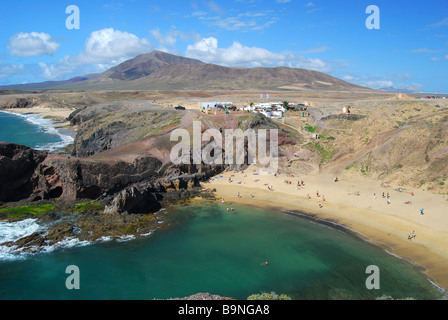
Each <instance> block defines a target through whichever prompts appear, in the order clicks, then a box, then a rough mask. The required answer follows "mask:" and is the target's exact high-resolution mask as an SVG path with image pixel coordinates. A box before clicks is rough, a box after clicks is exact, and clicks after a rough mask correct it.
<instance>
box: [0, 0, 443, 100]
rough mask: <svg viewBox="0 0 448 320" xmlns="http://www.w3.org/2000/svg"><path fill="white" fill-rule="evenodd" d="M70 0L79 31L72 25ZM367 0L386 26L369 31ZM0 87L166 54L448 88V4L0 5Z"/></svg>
mask: <svg viewBox="0 0 448 320" xmlns="http://www.w3.org/2000/svg"><path fill="white" fill-rule="evenodd" d="M69 5H76V6H77V7H78V8H79V12H80V28H79V29H67V27H66V20H67V18H68V17H69V16H70V14H67V13H66V8H67V7H68V6H69ZM369 5H376V6H377V7H378V8H379V10H380V11H379V12H380V13H379V14H380V15H379V17H380V20H379V22H380V29H374V30H370V29H368V28H367V27H366V19H367V18H368V17H369V16H370V13H366V8H367V7H368V6H369ZM1 7H2V10H1V11H2V12H3V13H7V14H2V15H1V16H0V26H1V28H0V34H1V37H0V39H1V40H0V84H14V83H30V82H39V81H45V80H64V79H69V78H71V77H73V76H80V75H85V74H88V73H94V72H101V71H104V70H106V69H107V68H110V67H112V66H114V65H117V64H118V63H121V62H123V61H125V60H127V59H130V58H133V57H135V56H136V55H138V54H141V53H147V52H150V51H152V50H162V51H166V52H170V53H174V54H177V55H182V56H187V57H191V58H196V59H199V60H202V61H204V62H209V63H215V64H219V65H225V66H243V67H258V66H262V67H275V66H288V67H298V68H306V69H312V70H317V71H321V72H325V73H327V74H330V75H332V76H335V77H338V78H341V79H344V80H347V81H349V82H352V83H356V84H360V85H365V86H369V87H372V88H381V87H389V86H391V87H395V88H409V87H411V88H415V89H419V90H422V91H426V92H444V93H448V81H447V74H448V72H447V71H448V1H447V0H427V1H416V0H407V1H405V0H393V1H391V0H369V1H365V0H341V1H334V0H313V1H306V0H305V1H302V0H270V1H266V0H227V1H218V0H210V1H209V0H204V1H203V0H182V1H177V0H176V1H166V0H165V1H162V0H151V1H148V0H115V1H103V0H95V1H85V0H70V1H62V0H42V1H23V0H15V1H12V2H6V1H2V4H1Z"/></svg>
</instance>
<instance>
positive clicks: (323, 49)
mask: <svg viewBox="0 0 448 320" xmlns="http://www.w3.org/2000/svg"><path fill="white" fill-rule="evenodd" d="M328 50H331V48H330V47H327V46H321V47H316V48H309V49H307V50H303V51H300V53H303V54H308V53H320V52H325V51H328Z"/></svg>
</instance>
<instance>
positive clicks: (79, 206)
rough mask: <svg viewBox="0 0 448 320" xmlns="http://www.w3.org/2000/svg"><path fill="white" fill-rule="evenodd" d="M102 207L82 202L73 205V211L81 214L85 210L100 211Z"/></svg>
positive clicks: (95, 203) (93, 203) (94, 203)
mask: <svg viewBox="0 0 448 320" xmlns="http://www.w3.org/2000/svg"><path fill="white" fill-rule="evenodd" d="M103 208H104V207H103V206H102V205H101V204H99V203H97V202H84V203H78V204H76V205H75V211H76V212H81V211H86V210H102V209H103Z"/></svg>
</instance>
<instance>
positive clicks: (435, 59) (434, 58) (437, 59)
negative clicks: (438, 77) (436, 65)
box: [431, 57, 440, 62]
mask: <svg viewBox="0 0 448 320" xmlns="http://www.w3.org/2000/svg"><path fill="white" fill-rule="evenodd" d="M431 61H433V62H437V61H440V58H436V57H432V58H431Z"/></svg>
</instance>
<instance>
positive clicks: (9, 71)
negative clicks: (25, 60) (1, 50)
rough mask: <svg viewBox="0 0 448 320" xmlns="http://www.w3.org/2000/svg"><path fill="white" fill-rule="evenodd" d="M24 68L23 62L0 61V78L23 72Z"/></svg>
mask: <svg viewBox="0 0 448 320" xmlns="http://www.w3.org/2000/svg"><path fill="white" fill-rule="evenodd" d="M24 69H25V66H24V65H23V64H10V63H0V79H3V78H7V77H10V76H12V75H15V74H17V73H21V72H23V71H24Z"/></svg>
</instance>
